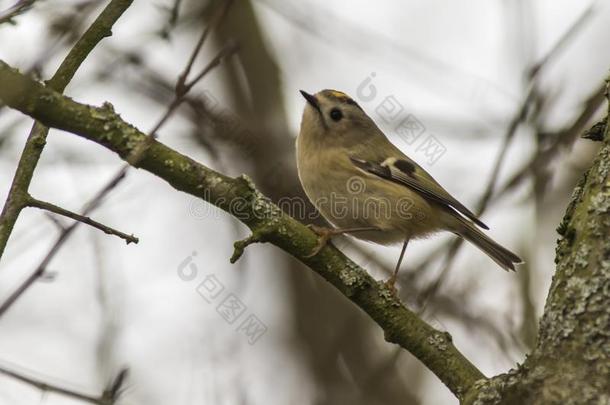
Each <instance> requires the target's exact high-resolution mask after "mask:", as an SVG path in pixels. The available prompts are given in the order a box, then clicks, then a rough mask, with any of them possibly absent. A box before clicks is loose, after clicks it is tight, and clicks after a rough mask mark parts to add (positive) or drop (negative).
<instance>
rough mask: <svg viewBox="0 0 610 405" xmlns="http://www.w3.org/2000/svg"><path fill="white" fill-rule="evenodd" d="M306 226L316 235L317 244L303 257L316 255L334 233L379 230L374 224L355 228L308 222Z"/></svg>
mask: <svg viewBox="0 0 610 405" xmlns="http://www.w3.org/2000/svg"><path fill="white" fill-rule="evenodd" d="M307 227H308V228H309V229H311V230H312V231H314V232H315V233H316V234H317V235H318V244H317V245H316V247H315V248H314V250H313V251H312V252H311V253H310V254H308V255H307V256H305V257H313V256H315V255H317V254H318V253H319V252H320V250H322V248H323V247H324V246H326V244H327V243H328V241H329V240H330V238H332V237H333V236H335V235H342V234H344V233H352V232H364V231H378V230H379V228H376V227H374V226H362V227H357V228H326V227H323V226H316V225H312V224H310V225H307Z"/></svg>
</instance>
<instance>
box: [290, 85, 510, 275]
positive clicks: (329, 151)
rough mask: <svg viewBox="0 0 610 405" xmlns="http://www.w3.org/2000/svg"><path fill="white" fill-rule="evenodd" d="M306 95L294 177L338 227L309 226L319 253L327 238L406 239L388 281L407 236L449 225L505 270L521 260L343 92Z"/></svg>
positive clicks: (389, 241)
mask: <svg viewBox="0 0 610 405" xmlns="http://www.w3.org/2000/svg"><path fill="white" fill-rule="evenodd" d="M301 94H302V95H303V97H304V98H305V100H306V101H307V103H306V105H305V109H304V111H303V117H302V120H301V130H300V133H299V136H298V138H297V142H296V150H297V167H298V173H299V179H300V181H301V184H302V186H303V189H304V190H305V193H306V194H307V197H308V198H309V199H310V200H311V202H312V203H313V204H314V206H315V207H316V208H317V209H318V210H319V211H320V213H321V214H322V215H323V216H324V218H326V219H327V220H328V221H329V222H330V223H331V224H332V225H334V226H335V227H336V228H335V229H326V228H314V230H315V231H317V232H318V234H319V235H320V241H319V244H318V247H317V248H316V249H315V250H314V251H313V252H312V255H313V254H317V252H318V251H319V249H320V248H321V247H323V245H324V244H325V243H326V241H327V240H328V239H329V238H330V236H332V235H335V234H340V233H349V234H351V235H352V236H354V237H356V238H359V239H362V240H366V241H371V242H375V243H379V244H382V245H389V244H394V243H400V242H402V243H403V250H402V252H401V258H400V259H399V262H398V264H397V266H396V269H395V272H394V275H393V276H392V278H391V279H390V280H389V282H390V284H391V285H392V286H393V284H394V282H395V280H396V274H397V272H398V269H399V267H400V262H401V260H402V256H403V255H404V250H405V249H406V246H407V243H408V241H409V240H411V239H415V238H422V237H426V236H428V235H431V234H433V233H435V232H438V231H449V232H453V233H454V234H456V235H458V236H460V237H462V238H464V239H466V240H467V241H469V242H470V243H472V244H474V245H475V246H477V247H478V248H479V249H481V250H482V251H483V252H484V253H485V254H487V255H488V256H489V257H490V258H491V259H492V260H493V261H495V262H496V263H497V264H498V265H500V266H501V267H502V268H503V269H505V270H514V269H515V264H518V263H521V262H522V260H521V259H520V258H519V257H518V256H517V255H516V254H514V253H512V252H510V251H509V250H507V249H506V248H504V247H502V246H500V245H499V244H498V243H496V242H495V241H493V240H492V239H491V238H490V237H488V236H487V235H485V234H484V233H483V232H482V231H481V230H480V229H479V228H483V229H489V228H488V227H487V226H486V225H485V224H484V223H483V222H481V221H480V220H479V219H478V218H477V217H476V216H475V215H474V214H473V213H472V212H471V211H470V210H469V209H468V208H466V207H465V206H464V205H463V204H462V203H460V202H459V201H458V200H456V199H455V198H454V197H453V196H451V194H449V193H448V192H447V191H446V190H445V189H444V188H443V187H442V186H441V185H440V184H439V183H437V182H436V181H435V180H434V178H432V176H431V175H430V174H428V173H427V172H426V171H425V170H424V169H423V168H422V167H421V166H419V165H418V164H417V163H415V162H414V161H413V160H412V159H410V158H409V157H408V156H406V155H405V154H404V153H402V152H401V151H400V150H399V149H398V148H397V147H395V146H394V145H393V144H392V143H391V142H390V141H389V140H388V138H387V137H386V136H385V135H384V133H383V132H382V131H381V130H380V129H379V127H377V125H376V124H375V122H373V120H372V119H371V118H370V117H369V116H368V115H367V114H366V113H365V112H364V110H363V109H362V108H361V107H360V106H359V105H358V104H357V103H356V102H355V101H354V100H353V99H352V98H350V97H349V96H347V95H346V94H345V93H342V92H340V91H336V90H322V91H320V92H318V93H316V94H315V95H312V94H308V93H306V92H304V91H301Z"/></svg>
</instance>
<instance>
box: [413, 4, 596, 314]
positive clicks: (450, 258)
mask: <svg viewBox="0 0 610 405" xmlns="http://www.w3.org/2000/svg"><path fill="white" fill-rule="evenodd" d="M594 5H595V4H592V5H591V6H590V7H588V8H587V10H585V12H583V14H582V15H581V16H580V17H579V18H578V19H577V20H576V21H575V22H574V23H573V24H572V26H571V27H570V28H569V29H568V30H567V31H566V32H565V33H564V34H563V35H562V36H561V38H560V39H559V40H558V41H557V42H556V43H555V45H554V46H553V47H552V48H551V49H550V50H549V51H548V52H547V54H546V55H545V56H543V57H542V58H541V59H540V60H539V61H538V62H536V63H535V64H534V65H532V67H531V68H530V69H529V71H528V73H527V80H528V88H527V93H526V95H525V97H524V98H523V101H522V102H521V104H520V105H519V108H518V109H517V111H516V112H515V115H514V116H513V118H512V119H511V121H510V123H509V125H508V127H507V129H506V133H505V135H504V137H503V140H502V145H501V146H500V151H499V153H498V156H497V158H496V160H495V162H494V166H493V169H492V171H491V175H490V177H489V181H488V182H487V186H486V187H485V191H484V192H483V195H482V196H481V198H480V199H479V202H478V204H477V207H476V209H475V214H476V215H477V216H481V215H482V214H483V213H484V212H485V211H486V209H487V207H488V204H489V203H490V201H491V200H492V197H493V196H494V190H495V188H496V185H497V182H498V179H499V174H500V170H501V168H502V165H503V164H504V161H505V159H506V153H507V151H508V148H509V147H510V145H511V143H512V141H513V139H514V137H515V134H516V133H517V129H518V128H519V125H520V124H521V123H523V122H525V121H526V120H527V116H528V113H529V111H530V110H531V109H532V107H533V106H534V105H535V104H536V103H537V102H538V101H539V99H540V94H539V91H538V76H539V74H540V72H541V71H542V69H543V68H544V67H545V66H547V65H548V63H549V62H550V61H551V60H552V59H553V58H555V57H556V56H557V55H558V54H559V53H560V51H561V50H562V49H563V47H564V46H565V44H566V43H567V42H568V40H569V39H570V38H571V37H573V36H574V35H575V34H576V33H577V32H578V30H579V29H580V28H582V26H583V25H584V23H585V22H586V21H587V20H588V19H589V17H590V16H591V14H592V10H593V9H594ZM592 100H594V101H593V102H588V103H587V106H589V105H590V104H594V105H595V107H594V109H593V111H591V109H592V108H585V111H586V112H588V113H589V115H586V119H582V118H583V116H582V115H581V117H579V118H578V119H577V120H576V121H575V122H574V124H573V125H572V126H571V127H570V129H569V130H567V131H565V132H567V133H565V132H564V133H563V134H559V136H557V142H556V143H555V144H554V145H553V148H551V150H549V151H548V152H547V153H540V154H538V155H537V156H536V157H535V160H534V161H533V162H531V163H530V164H528V165H527V166H526V168H525V169H523V170H522V171H520V172H519V173H517V175H515V177H513V179H512V180H511V181H509V183H508V185H507V187H505V188H504V189H503V190H502V191H501V192H500V193H499V194H498V195H503V194H504V193H505V192H507V191H508V188H509V186H510V185H514V184H516V181H515V180H516V179H519V180H520V179H522V178H523V177H524V176H525V174H527V173H530V168H531V167H532V165H534V164H535V163H536V161H537V160H540V159H544V161H545V162H546V161H547V159H546V157H547V156H548V155H549V154H552V155H554V154H555V151H556V150H557V148H558V147H559V146H560V145H562V144H565V143H566V139H567V138H569V139H574V136H573V134H574V132H575V131H574V129H575V127H576V128H578V130H577V131H580V130H581V129H582V128H584V125H585V124H586V122H587V120H588V119H589V118H590V115H592V114H593V113H594V112H595V111H596V110H597V108H598V107H599V105H601V102H602V100H603V91H602V90H598V91H597V92H596V93H595V95H594V96H593V97H592ZM583 115H585V114H584V112H583ZM577 131H576V133H577ZM561 135H563V136H561ZM570 135H571V136H570ZM510 188H512V187H510ZM496 198H497V197H496ZM463 243H464V240H463V239H461V238H455V239H454V240H453V241H451V242H450V244H449V247H448V248H447V251H446V254H445V259H444V260H443V266H442V270H441V272H440V274H439V275H438V277H437V278H436V279H435V280H434V281H433V282H432V283H431V284H430V285H429V287H428V288H426V290H425V292H424V294H422V296H421V297H420V299H419V300H418V301H419V302H420V303H422V305H423V309H422V310H425V307H426V303H427V302H428V301H429V300H430V299H432V298H433V297H434V295H435V294H436V292H437V291H438V290H439V288H440V287H441V285H442V283H443V280H444V279H445V278H446V276H447V273H448V272H449V271H450V269H451V267H452V266H453V262H454V260H455V257H456V256H457V253H458V252H459V250H460V248H461V247H462V246H463ZM444 248H445V247H443V250H444ZM436 254H437V253H436V252H435V253H434V254H432V255H430V256H429V257H428V259H426V260H425V261H424V262H423V263H422V265H423V266H424V267H427V266H428V265H429V264H430V263H431V262H432V261H433V258H434V257H435V256H436Z"/></svg>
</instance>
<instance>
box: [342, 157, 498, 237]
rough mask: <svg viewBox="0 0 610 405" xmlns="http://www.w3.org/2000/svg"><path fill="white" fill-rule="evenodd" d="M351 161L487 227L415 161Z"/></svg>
mask: <svg viewBox="0 0 610 405" xmlns="http://www.w3.org/2000/svg"><path fill="white" fill-rule="evenodd" d="M350 160H351V161H352V163H353V164H354V165H355V166H356V167H358V168H359V169H361V170H363V171H365V172H368V173H371V174H374V175H376V176H379V177H381V178H383V179H386V180H390V181H393V182H395V183H398V184H402V185H404V186H407V187H409V188H410V189H412V190H414V191H417V192H418V193H420V194H421V195H422V196H423V197H424V198H427V199H429V200H432V201H434V202H436V203H439V204H441V205H444V206H446V207H448V208H450V209H453V210H455V211H458V212H459V213H460V214H462V215H464V216H466V217H467V218H468V219H470V220H471V221H472V222H474V223H475V224H477V225H478V226H480V227H481V228H483V229H489V227H488V226H487V225H485V224H484V223H483V222H481V221H480V220H479V219H478V218H477V217H476V216H475V215H474V213H473V212H472V211H470V210H469V209H468V208H466V207H465V206H464V204H462V203H461V202H459V201H458V200H456V199H455V198H453V197H452V196H451V194H449V193H448V192H447V191H446V190H445V189H444V188H443V187H441V185H440V184H438V183H437V182H436V181H435V180H434V179H433V178H432V176H430V175H429V174H428V173H426V171H425V170H424V169H422V168H421V167H420V166H419V165H418V164H417V163H415V162H412V161H410V160H406V159H397V158H388V159H386V160H385V161H383V162H381V163H375V162H370V161H367V160H363V159H358V158H355V157H352V156H350Z"/></svg>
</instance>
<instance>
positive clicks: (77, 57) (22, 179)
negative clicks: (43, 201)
mask: <svg viewBox="0 0 610 405" xmlns="http://www.w3.org/2000/svg"><path fill="white" fill-rule="evenodd" d="M132 2H133V0H113V1H111V2H110V4H108V6H107V7H106V8H105V9H104V10H103V11H102V12H101V13H100V15H99V16H98V17H97V19H96V20H95V21H94V22H93V24H91V26H90V27H89V29H87V31H86V32H85V33H84V34H83V36H82V37H81V38H80V39H79V40H78V41H77V42H76V44H75V45H74V47H73V48H72V49H71V50H70V52H69V53H68V56H66V58H65V59H64V61H63V62H62V63H61V65H60V66H59V68H58V69H57V71H56V72H55V74H54V75H53V77H52V78H51V79H50V80H49V81H48V82H47V86H49V87H50V88H52V89H55V90H56V91H58V92H60V93H61V92H63V91H64V89H65V88H66V86H67V85H68V83H69V82H70V80H72V78H73V77H74V74H75V73H76V71H77V69H78V68H79V67H80V65H81V64H82V63H83V62H84V60H85V58H86V57H87V56H88V55H89V53H90V52H91V51H92V50H93V48H95V46H96V45H97V44H98V43H99V42H100V41H101V40H102V39H104V38H105V37H108V36H110V35H111V34H112V32H111V28H112V26H113V25H114V23H115V22H116V21H117V20H118V19H119V17H120V16H121V15H122V14H123V13H124V12H125V10H127V8H128V7H129V6H130V5H131V3H132ZM48 132H49V129H48V128H47V127H45V126H44V125H42V124H40V123H38V122H36V123H35V124H34V126H33V127H32V129H31V131H30V134H29V136H28V139H27V141H26V144H25V147H24V148H23V152H22V153H21V158H20V160H19V164H18V166H17V171H16V172H15V176H14V177H13V182H12V184H11V188H10V190H9V194H8V198H7V199H6V202H5V204H4V208H3V209H2V213H1V214H0V258H2V253H3V252H4V248H5V247H6V243H7V242H8V239H9V237H10V235H11V233H12V231H13V227H14V226H15V222H17V218H18V217H19V214H20V213H21V210H23V208H25V206H26V203H27V192H28V189H29V187H30V183H31V181H32V176H33V174H34V170H35V169H36V165H38V160H39V159H40V155H41V154H42V150H43V149H44V146H45V143H46V139H47V134H48Z"/></svg>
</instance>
